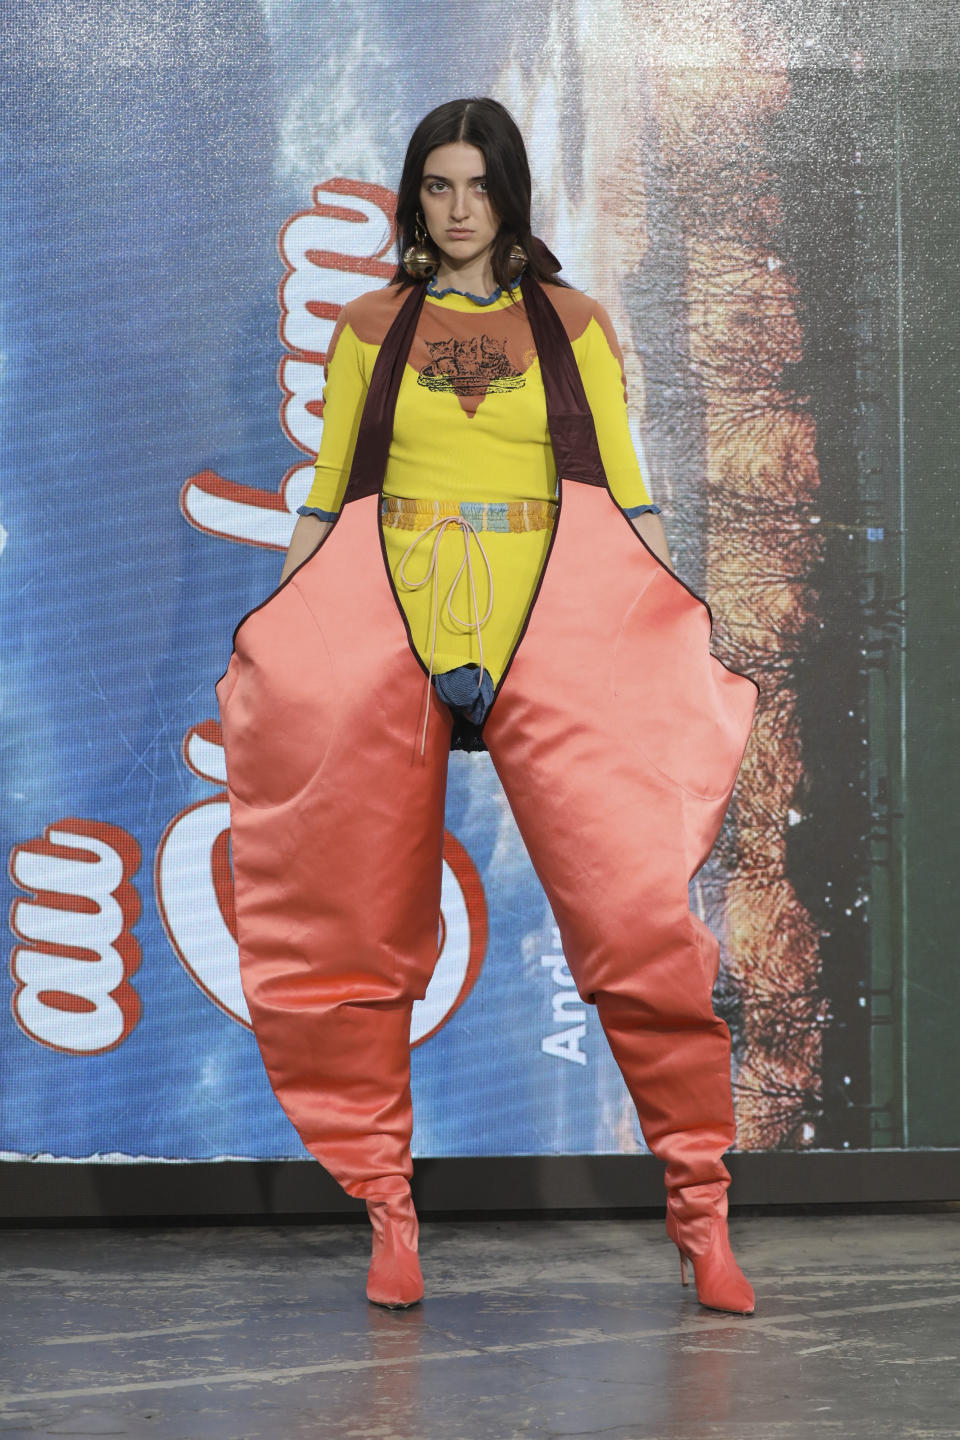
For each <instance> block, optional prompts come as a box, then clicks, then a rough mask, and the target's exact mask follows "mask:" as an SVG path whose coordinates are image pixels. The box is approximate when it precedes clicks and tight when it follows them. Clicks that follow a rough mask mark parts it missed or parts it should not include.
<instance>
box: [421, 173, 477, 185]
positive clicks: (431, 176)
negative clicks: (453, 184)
mask: <svg viewBox="0 0 960 1440" xmlns="http://www.w3.org/2000/svg"><path fill="white" fill-rule="evenodd" d="M486 178H487V177H486V175H471V176H470V179H469V180H468V181H467V184H468V185H472V184H473V182H474V180H486ZM424 180H442V181H443V183H444V185H449V184H450V181H449V179H448V178H447V176H446V175H435V174H433V173H432V172H431V173H430V174H429V175H423V176H421V179H420V183H421V185H422V184H423V181H424Z"/></svg>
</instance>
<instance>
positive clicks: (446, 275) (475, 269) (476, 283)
mask: <svg viewBox="0 0 960 1440" xmlns="http://www.w3.org/2000/svg"><path fill="white" fill-rule="evenodd" d="M448 286H452V288H453V289H454V290H469V291H470V292H471V294H473V295H490V294H491V293H492V292H493V291H494V290H495V289H496V288H497V282H496V280H495V279H494V276H493V268H492V266H491V264H490V256H489V254H486V255H478V256H477V257H476V258H475V259H473V260H465V261H463V262H462V263H461V264H458V263H457V262H456V261H453V260H451V259H450V257H449V256H448V255H443V254H441V256H440V264H439V265H438V266H437V289H438V290H444V289H446V288H447V287H448Z"/></svg>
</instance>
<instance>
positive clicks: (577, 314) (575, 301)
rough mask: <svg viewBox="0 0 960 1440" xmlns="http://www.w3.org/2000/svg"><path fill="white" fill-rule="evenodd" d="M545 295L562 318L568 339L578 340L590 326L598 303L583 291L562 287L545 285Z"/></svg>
mask: <svg viewBox="0 0 960 1440" xmlns="http://www.w3.org/2000/svg"><path fill="white" fill-rule="evenodd" d="M522 283H523V282H522V281H521V286H522ZM543 293H544V295H546V296H548V297H549V299H550V302H551V304H552V305H553V308H554V309H555V310H556V312H557V314H558V315H559V316H560V319H561V321H562V322H563V328H564V330H566V332H567V338H568V339H569V340H571V341H572V340H578V339H579V338H580V336H581V335H582V334H583V332H584V330H586V328H587V326H588V325H589V324H590V319H591V317H592V316H593V314H594V311H595V310H596V302H595V301H593V300H591V298H590V296H589V295H586V294H585V293H584V292H583V291H582V290H565V289H564V288H563V286H562V285H544V287H543Z"/></svg>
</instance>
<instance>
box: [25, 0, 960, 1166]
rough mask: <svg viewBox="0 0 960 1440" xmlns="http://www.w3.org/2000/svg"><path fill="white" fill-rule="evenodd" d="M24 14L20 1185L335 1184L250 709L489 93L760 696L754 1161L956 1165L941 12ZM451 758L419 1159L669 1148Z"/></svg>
mask: <svg viewBox="0 0 960 1440" xmlns="http://www.w3.org/2000/svg"><path fill="white" fill-rule="evenodd" d="M5 16H6V18H5V20H4V22H3V24H4V34H3V48H2V59H3V76H2V86H0V106H2V112H3V130H4V137H5V138H4V146H3V152H2V164H3V169H4V183H3V198H2V206H3V239H2V244H3V295H2V318H0V326H2V333H0V345H2V353H3V374H2V390H0V406H2V425H3V445H2V450H0V466H2V472H3V497H2V514H0V519H2V524H3V527H4V528H3V538H4V540H5V548H4V551H3V556H2V564H0V572H2V581H3V600H2V604H3V635H4V641H3V680H2V685H3V719H2V727H3V728H2V756H3V813H2V825H3V842H2V843H3V847H4V852H5V854H6V855H7V856H8V857H9V875H8V877H7V880H6V907H7V908H6V910H5V913H7V914H8V915H9V922H8V923H9V931H8V934H7V950H8V954H9V959H10V978H9V982H8V984H9V1005H8V1006H6V1007H5V1018H4V1019H3V1020H2V1021H0V1024H2V1029H3V1048H2V1063H3V1070H4V1077H3V1078H4V1084H3V1091H2V1099H0V1150H2V1151H3V1152H4V1154H5V1155H6V1157H7V1158H9V1159H13V1158H23V1157H33V1156H37V1157H46V1158H50V1157H54V1158H68V1157H69V1158H79V1157H101V1158H107V1159H110V1160H116V1161H120V1160H125V1159H130V1158H134V1157H153V1158H161V1157H162V1158H171V1159H178V1158H179V1159H188V1158H193V1159H204V1158H214V1157H286V1156H290V1157H293V1156H302V1155H303V1154H304V1153H305V1152H304V1151H303V1150H302V1148H301V1146H300V1144H299V1141H298V1140H297V1138H296V1136H295V1134H294V1132H293V1131H292V1129H291V1128H290V1126H289V1124H288V1122H287V1121H286V1119H285V1118H284V1116H283V1114H282V1113H281V1111H280V1109H279V1107H278V1106H277V1104H276V1102H275V1101H274V1099H273V1097H272V1094H271V1092H270V1089H269V1086H268V1084H267V1080H266V1077H265V1074H264V1072H263V1069H262V1067H261V1064H260V1061H259V1058H258V1055H257V1051H256V1046H255V1043H254V1039H253V1035H252V1034H251V1032H250V1029H249V1025H248V1016H247V1012H246V1008H245V1005H244V1001H243V996H242V993H241V989H240V984H239V978H238V969H237V952H236V944H235V939H234V916H233V908H232V900H231V882H230V852H229V830H228V809H227V801H226V795H225V790H224V780H225V775H224V762H223V750H222V747H221V741H220V732H219V728H218V723H217V715H216V704H215V698H214V691H213V686H214V682H215V681H216V679H217V678H218V676H219V675H220V674H221V673H222V671H223V670H224V668H225V666H226V662H227V658H228V654H229V648H230V642H231V633H232V629H233V626H234V624H235V623H236V621H237V619H238V618H239V617H240V615H241V614H243V613H244V612H245V611H246V610H248V609H249V608H250V607H252V606H254V605H256V604H257V603H258V602H259V601H260V600H261V599H263V598H264V597H265V596H266V595H267V594H268V593H269V591H270V590H271V589H272V588H273V587H274V586H275V584H276V583H277V578H278V573H279V567H280V563H281V558H282V551H283V550H284V548H285V546H286V544H287V542H288V539H289V536H290V533H291V529H292V526H293V522H294V518H295V516H294V512H295V511H296V507H297V506H298V505H299V504H301V503H302V502H303V500H304V498H305V495H306V493H307V489H308V486H309V482H310V476H311V461H312V456H313V455H314V453H315V451H316V449H317V446H318V443H319V438H320V433H321V428H322V424H323V416H322V385H323V361H324V355H325V351H326V347H327V344H328V342H329V339H330V335H331V332H332V329H333V325H334V321H335V319H336V316H337V313H338V311H339V308H340V306H341V305H343V303H344V302H345V301H347V300H348V299H350V298H351V297H353V296H356V295H358V294H359V293H361V292H362V291H364V290H366V289H368V288H370V287H372V286H378V285H382V284H383V283H384V282H385V281H386V280H387V278H388V277H389V276H390V274H391V273H392V269H393V264H394V259H393V255H394V252H393V248H392V229H391V221H392V206H393V198H394V195H393V189H392V187H393V186H394V185H395V184H396V181H397V178H398V175H399V169H400V164H401V160H402V156H403V151H404V148H405V144H406V140H407V137H408V135H409V133H410V130H411V128H412V126H413V124H414V123H415V122H416V120H417V119H418V118H419V117H420V116H421V114H423V113H424V112H425V111H426V110H427V109H428V108H430V107H432V106H433V105H435V104H437V103H439V102H440V101H441V100H444V99H448V98H451V97H453V96H456V95H460V94H491V95H494V96H496V97H497V98H499V99H501V100H502V101H504V102H505V103H506V104H507V105H508V106H509V107H510V108H511V109H512V111H513V113H514V114H515V116H516V118H517V120H518V121H519V123H520V125H521V128H522V129H523V131H524V133H525V135H526V137H527V139H528V142H529V146H530V151H531V157H532V164H533V170H534V177H535V201H534V206H535V213H534V229H535V230H536V231H537V232H538V233H539V234H541V235H542V236H543V237H544V238H545V239H546V241H547V243H548V244H549V245H550V246H551V248H552V249H553V250H554V251H555V252H556V253H557V254H558V255H559V256H560V257H561V258H562V260H563V263H564V273H565V275H566V276H567V278H568V279H569V280H570V281H571V282H572V283H573V284H575V285H577V286H580V287H582V288H584V289H586V290H588V291H589V292H590V293H591V294H594V295H596V296H597V297H598V298H599V299H600V300H601V301H602V303H603V304H604V305H605V306H606V307H607V308H608V310H609V311H610V314H611V316H612V318H613V322H614V325H615V327H616V329H617V331H618V334H619V336H620V339H621V342H622V345H623V349H624V353H625V363H626V374H627V381H628V387H629V400H630V407H631V415H632V421H633V428H634V437H635V441H636V446H637V453H638V455H639V457H640V460H641V465H642V466H643V469H644V472H645V474H646V477H647V480H648V484H649V487H650V490H651V493H652V496H653V498H654V500H655V501H656V502H657V503H659V504H660V505H661V506H662V507H663V510H664V518H665V521H666V525H667V530H668V534H669V537H670V540H671V543H672V547H673V550H674V555H675V559H676V563H677V568H678V570H679V573H680V574H681V575H682V577H683V578H684V579H685V580H686V581H687V582H688V583H689V584H691V585H692V586H693V587H694V588H695V589H696V590H698V591H699V592H700V593H702V594H704V595H706V596H707V597H708V598H709V600H710V602H711V605H712V608H713V611H714V616H715V631H714V648H715V650H716V652H717V653H718V654H719V655H720V656H721V657H722V658H723V659H725V660H727V661H728V662H730V663H731V664H733V665H734V666H735V668H737V669H739V670H742V671H745V672H747V673H748V674H750V675H752V676H754V677H755V678H756V679H757V680H758V682H759V684H760V686H761V698H760V706H759V711H758V718H757V724H756V729H755V734H754V737H753V739H752V741H751V744H750V747H749V749H748V751H747V755H746V759H745V762H744V765H743V769H742V772H741V777H740V781H739V786H738V789H737V792H736V795H735V798H734V802H733V805H732V807H731V810H730V814H729V816H728V820H727V823H726V826H725V829H724V831H723V835H722V837H721V840H720V842H719V844H718V846H717V848H716V850H715V852H714V854H713V856H712V857H711V859H710V861H709V862H708V864H707V865H706V866H705V867H704V869H703V870H702V871H701V873H700V874H699V875H698V876H697V877H696V879H695V881H694V883H693V885H692V887H691V903H692V905H693V907H694V908H695V909H696V911H697V913H698V914H700V915H701V916H702V917H703V918H704V919H705V920H706V921H707V922H708V923H709V924H710V925H711V926H712V927H713V928H714V930H715V931H716V933H717V934H718V935H719V937H720V939H721V943H722V970H721V976H720V980H719V983H718V988H717V993H716V1003H717V1006H718V1008H719V1009H720V1010H721V1011H722V1013H723V1014H724V1016H725V1017H726V1019H727V1020H728V1022H729V1024H730V1027H731V1030H732V1032H733V1038H734V1082H735V1094H736V1102H737V1110H738V1128H739V1141H738V1143H739V1147H740V1148H741V1149H745V1150H772V1149H792V1150H797V1149H805V1148H806V1149H817V1148H819V1149H843V1148H853V1149H858V1148H860V1149H862V1148H867V1147H874V1146H879V1147H929V1146H957V1145H960V1108H958V1094H960V1085H958V1080H960V1073H958V1060H957V1047H956V1046H955V1044H954V1043H953V1040H952V1036H953V1035H954V1033H955V1031H956V1024H957V1019H958V1016H957V981H956V966H955V964H954V955H955V940H954V936H955V933H956V923H957V917H956V913H955V910H952V909H951V907H952V906H953V905H954V903H955V902H954V901H953V899H952V896H951V889H952V884H953V877H952V873H951V870H950V863H949V859H948V857H949V855H950V853H951V843H950V842H951V839H952V829H953V824H954V817H955V814H956V808H957V802H958V798H960V796H958V784H957V778H958V777H957V762H956V758H955V748H954V742H953V740H952V739H951V727H952V732H953V736H954V737H955V734H956V704H955V698H954V696H953V694H952V692H951V688H950V684H949V667H948V665H947V664H946V663H945V662H946V659H947V657H948V656H949V655H950V654H951V653H952V651H953V650H955V643H956V640H957V630H958V626H957V615H956V603H955V596H954V589H955V587H954V582H953V577H952V574H951V570H950V564H949V558H948V557H949V556H950V555H951V552H953V553H955V544H956V537H957V505H958V500H957V487H956V482H955V478H954V477H953V475H952V474H951V471H950V469H949V466H950V464H951V461H950V459H949V458H948V457H949V455H950V453H951V445H953V444H955V442H956V439H957V438H958V436H957V431H958V425H957V421H956V418H955V415H954V414H953V413H952V411H951V408H950V403H948V401H947V396H948V395H955V393H956V384H957V378H958V377H957V354H956V348H955V347H956V339H955V334H954V332H953V331H952V329H951V327H950V322H949V318H948V317H949V315H950V314H951V313H952V312H953V310H954V309H955V305H956V300H957V297H956V295H955V294H948V293H946V291H945V288H944V284H945V282H944V279H943V275H944V258H945V257H948V256H950V255H954V254H955V250H956V246H957V238H956V237H957V233H958V229H960V216H958V215H957V214H956V211H957V199H956V192H955V183H954V182H955V177H954V178H953V180H950V179H949V178H948V171H949V174H950V175H952V173H953V172H952V168H951V167H952V166H953V164H954V158H951V157H955V154H956V150H957V145H958V137H957V135H956V127H957V122H956V109H955V107H953V106H951V103H950V100H949V96H950V95H951V94H953V95H954V96H955V93H956V91H955V81H956V68H955V62H956V47H957V37H956V26H955V24H951V23H950V21H949V16H947V17H946V19H945V20H943V21H942V23H941V21H940V20H938V17H937V13H936V11H935V10H931V8H930V7H929V6H919V5H916V6H915V5H913V4H910V3H906V0H904V3H902V4H896V3H872V4H857V3H854V0H850V3H845V4H839V5H837V4H833V3H829V4H828V3H826V0H823V3H819V0H808V3H802V4H797V3H796V0H791V3H789V4H788V3H786V0H783V3H773V0H769V3H757V0H715V3H713V4H711V5H710V6H709V7H704V6H703V5H702V4H700V3H697V0H665V3H660V4H656V5H650V4H646V3H639V0H532V3H529V4H527V5H525V6H523V7H519V8H517V9H514V8H513V7H505V6H502V5H497V4H492V3H482V0H481V3H476V4H473V5H470V6H450V5H444V4H433V3H424V0H419V3H416V4H414V3H409V0H391V3H390V4H389V5H388V4H386V3H383V0H337V3H335V0H263V3H262V4H257V3H253V0H179V3H178V0H126V3H124V4H122V5H118V6H101V5H100V4H99V3H98V0H33V3H27V4H25V5H23V6H19V7H16V10H15V11H14V9H13V7H8V8H6V9H5ZM951 186H953V188H952V189H951ZM941 191H942V192H943V193H940V192H941ZM931 199H935V200H936V201H937V206H936V208H935V209H934V210H933V211H931V212H930V213H927V206H928V204H929V203H930V202H931ZM951 206H952V207H953V209H952V211H950V207H951ZM945 210H946V211H950V213H949V214H945ZM951 216H952V217H953V218H951ZM951 403H952V402H951ZM598 564H602V558H600V557H598ZM451 764H452V769H451V777H450V789H449V804H448V814H447V830H448V837H447V844H446V866H445V874H444V889H443V917H442V925H441V929H440V936H439V939H438V951H439V959H438V966H437V972H436V976H435V979H434V982H433V984H432V985H431V988H430V991H429V994H428V996H427V999H426V1000H425V1001H424V1002H423V1003H421V1004H419V1005H418V1006H417V1011H416V1014H415V1017H414V1032H413V1040H414V1042H415V1046H416V1048H415V1053H414V1064H413V1083H414V1091H415V1106H416V1116H417V1129H416V1135H415V1151H416V1153H417V1154H418V1155H422V1156H445V1155H476V1154H500V1155H519V1154H534V1155H535V1154H557V1153H560V1154H562V1153H574V1154H575V1153H586V1154H589V1153H603V1152H605V1153H616V1152H630V1151H637V1150H640V1149H642V1148H643V1147H642V1140H641V1137H640V1135H639V1134H638V1131H637V1128H636V1123H635V1119H634V1114H633V1109H632V1106H631V1105H630V1103H629V1101H628V1097H627V1094H626V1090H625V1088H624V1086H623V1084H622V1082H621V1080H620V1078H619V1075H618V1073H617V1071H616V1069H615V1067H614V1065H613V1063H612V1061H611V1059H610V1057H609V1055H608V1053H607V1052H606V1049H605V1044H604V1041H603V1038H602V1034H601V1031H600V1028H599V1025H598V1024H597V1021H596V1017H595V1014H594V1013H593V1012H592V1011H591V1010H590V1009H589V1008H588V1007H586V1006H585V1005H583V1004H582V1003H581V1001H580V999H579V997H578V996H577V993H576V991H575V989H574V988H573V984H572V980H571V977H570V974H569V971H568V970H567V968H566V965H565V963H564V957H563V954H562V951H561V948H560V944H559V939H558V935H557V931H556V929H555V928H554V925H553V921H552V917H551V915H550V913H549V910H548V908H547V905H546V902H545V900H544V897H543V894H542V892H541V890H540V889H539V886H538V884H537V882H536V879H535V877H534V874H533V872H532V870H531V867H530V865H529V862H528V860H527V858H526V856H525V854H524V851H523V848H522V846H521V844H520V841H519V838H518V835H517V832H516V829H515V827H514V825H513V822H512V819H511V816H510V814H509V811H508V809H507V808H506V805H505V802H504V799H503V796H502V794H501V792H500V790H499V786H498V783H497V781H496V779H495V776H494V773H493V770H492V768H491V766H490V764H489V762H488V760H487V757H486V756H484V755H479V756H478V755H464V754H458V755H455V756H453V757H452V762H451ZM316 862H317V866H318V868H321V867H322V866H323V856H322V855H318V856H317V857H316ZM643 863H644V857H643V856H642V855H624V857H623V864H624V865H625V866H629V865H642V864H643ZM637 923H638V925H642V923H643V917H642V916H638V917H637Z"/></svg>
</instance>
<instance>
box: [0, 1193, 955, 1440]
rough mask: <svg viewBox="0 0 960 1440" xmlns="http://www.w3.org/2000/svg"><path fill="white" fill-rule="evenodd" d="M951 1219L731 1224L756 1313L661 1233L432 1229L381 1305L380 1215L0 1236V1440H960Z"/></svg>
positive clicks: (585, 1227) (561, 1226)
mask: <svg viewBox="0 0 960 1440" xmlns="http://www.w3.org/2000/svg"><path fill="white" fill-rule="evenodd" d="M958 1222H960V1216H958V1215H957V1214H956V1213H947V1214H944V1213H939V1214H898V1215H818V1216H809V1215H804V1216H800V1217H789V1216H770V1215H765V1216H762V1217H759V1218H751V1217H734V1219H733V1221H732V1224H731V1234H732V1237H733V1243H734V1248H735V1250H736V1252H737V1254H738V1257H739V1259H740V1260H741V1263H742V1264H743V1267H744V1269H745V1270H746V1272H747V1274H748V1276H749V1277H750V1279H751V1280H752V1281H753V1283H754V1286H755V1288H756V1291H757V1300H758V1304H757V1312H756V1314H755V1315H754V1316H752V1317H750V1318H738V1317H734V1316H724V1315H721V1314H717V1313H714V1312H711V1311H708V1310H704V1309H702V1308H701V1307H700V1306H699V1305H698V1304H697V1299H696V1294H695V1291H694V1290H693V1288H692V1286H691V1287H690V1288H688V1289H686V1290H684V1289H682V1288H681V1285H680V1276H679V1264H678V1261H677V1255H676V1251H675V1250H674V1249H673V1247H672V1246H671V1244H670V1242H669V1241H668V1240H667V1239H666V1237H665V1235H664V1232H663V1226H662V1222H661V1221H660V1220H647V1219H644V1220H562V1221H550V1222H543V1221H516V1220H511V1221H502V1222H494V1221H485V1222H471V1223H460V1222H457V1223H450V1222H442V1223H433V1224H427V1225H425V1226H424V1227H423V1239H422V1252H423V1259H424V1274H425V1278H426V1283H427V1299H426V1301H425V1302H424V1304H423V1305H421V1306H418V1307H417V1308H415V1309H413V1310H409V1311H405V1312H389V1311H384V1310H380V1309H378V1308H376V1307H375V1306H371V1305H368V1304H367V1302H366V1300H365V1299H364V1295H363V1281H364V1277H365V1271H366V1260H367V1255H368V1244H369V1241H368V1234H367V1231H366V1228H365V1226H364V1227H359V1226H354V1225H335V1226H334V1225H323V1226H315V1227H305V1226H297V1227H271V1228H263V1227H233V1228H220V1227H209V1228H199V1227H198V1228H190V1229H185V1228H170V1229H165V1230H158V1229H142V1230H130V1229H115V1230H108V1229H92V1230H84V1229H51V1230H16V1231H14V1230H7V1231H4V1232H0V1262H2V1264H0V1278H2V1291H0V1294H2V1301H0V1307H2V1315H3V1351H2V1354H3V1360H2V1372H0V1374H2V1380H0V1390H2V1396H0V1437H3V1440H9V1437H18V1436H28V1435H29V1436H38V1435H85V1436H92V1435H111V1436H113V1435H120V1436H132V1437H136V1440H141V1437H143V1440H147V1437H150V1440H215V1437H216V1440H261V1437H269V1440H308V1437H309V1440H521V1437H522V1440H548V1437H549V1440H555V1437H556V1440H559V1437H564V1440H586V1437H592V1440H593V1437H600V1440H800V1437H803V1440H807V1437H810V1440H814V1437H817V1440H820V1437H829V1436H840V1437H844V1440H846V1437H849V1436H857V1437H860V1436H863V1437H871V1440H880V1437H886V1436H895V1437H898V1440H942V1437H960V1223H958Z"/></svg>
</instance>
